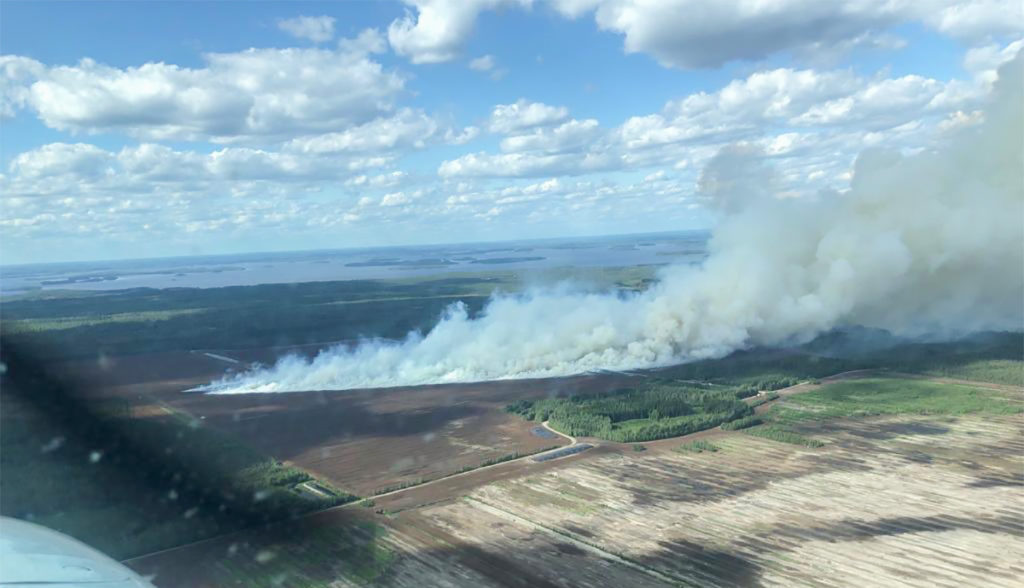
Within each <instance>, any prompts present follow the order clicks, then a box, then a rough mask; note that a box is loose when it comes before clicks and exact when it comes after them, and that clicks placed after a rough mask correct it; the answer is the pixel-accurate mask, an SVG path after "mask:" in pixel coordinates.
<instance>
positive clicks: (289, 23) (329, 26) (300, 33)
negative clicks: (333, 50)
mask: <svg viewBox="0 0 1024 588" xmlns="http://www.w3.org/2000/svg"><path fill="white" fill-rule="evenodd" d="M277 28H279V29H281V30H282V31H284V32H286V33H288V34H289V35H291V36H293V37H296V38H298V39H306V40H308V41H313V42H314V43H323V42H325V41H330V40H331V39H333V38H334V17H333V16H297V17H295V18H286V19H282V20H279V21H277Z"/></svg>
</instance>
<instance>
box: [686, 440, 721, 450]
mask: <svg viewBox="0 0 1024 588" xmlns="http://www.w3.org/2000/svg"><path fill="white" fill-rule="evenodd" d="M718 450H719V447H718V446H717V445H715V444H714V443H710V442H708V441H705V440H703V439H697V440H696V441H690V442H689V443H683V444H682V445H680V446H679V447H676V448H675V451H678V452H680V453H704V452H705V451H709V452H712V453H714V452H715V451H718Z"/></svg>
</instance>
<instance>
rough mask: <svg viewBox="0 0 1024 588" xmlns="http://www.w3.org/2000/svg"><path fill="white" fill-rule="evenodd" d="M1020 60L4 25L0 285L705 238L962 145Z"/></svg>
mask: <svg viewBox="0 0 1024 588" xmlns="http://www.w3.org/2000/svg"><path fill="white" fill-rule="evenodd" d="M1022 38H1024V16H1022V3H1021V2H1020V1H1019V0H1005V1H1004V0H847V1H843V2H828V1H823V0H763V1H753V0H740V1H728V0H532V1H531V0H402V1H393V2H386V1H381V2H369V1H367V2H347V1H346V2H141V1H139V2H125V1H119V2H46V1H32V2H27V1H26V2H16V1H8V0H3V1H2V2H0V263H3V264H14V263H34V262H51V261H79V260H98V259H121V258H140V257H162V256H175V255H198V254H221V253H239V252H248V251H285V250H302V249H326V248H343V247H362V246H380V245H407V244H420V243H450V242H468V241H492V240H503V239H524V238H539V237H561V236H577V235H597V234H619V233H637V232H660V231H671V230H684V229H698V228H711V227H713V226H714V225H715V223H716V222H717V219H718V218H719V215H720V214H722V210H725V209H727V208H728V205H727V204H728V200H729V198H730V197H731V196H730V194H734V193H737V192H749V191H765V192H768V193H770V194H771V195H772V197H775V198H805V199H809V200H814V199H822V198H840V197H842V194H843V193H844V192H845V191H847V190H849V188H850V185H851V181H854V179H853V178H854V176H853V173H852V170H853V169H854V163H855V161H856V160H857V158H858V157H859V156H860V155H861V154H863V153H870V152H879V151H884V150H897V151H902V152H907V153H913V152H916V151H919V150H921V149H927V148H930V146H934V145H936V144H939V143H941V142H942V141H943V138H944V137H945V136H952V131H953V130H955V129H961V128H963V127H965V126H970V125H976V124H978V123H979V122H981V117H982V111H981V109H982V107H983V106H984V104H985V103H986V100H987V99H988V96H989V93H990V92H991V88H992V84H993V82H994V81H995V80H996V79H997V73H996V70H997V69H998V67H999V66H1000V65H1001V64H1003V63H1005V62H1007V61H1009V60H1010V59H1011V58H1012V57H1013V56H1014V55H1016V54H1017V52H1018V51H1020V50H1021V48H1022V47H1024V41H1022ZM723 202H724V203H725V206H723Z"/></svg>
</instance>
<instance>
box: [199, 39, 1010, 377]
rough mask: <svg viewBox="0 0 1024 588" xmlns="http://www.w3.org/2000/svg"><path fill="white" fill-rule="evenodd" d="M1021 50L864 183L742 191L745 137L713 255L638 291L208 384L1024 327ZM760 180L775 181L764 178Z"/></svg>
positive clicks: (515, 309) (573, 366) (571, 369)
mask: <svg viewBox="0 0 1024 588" xmlns="http://www.w3.org/2000/svg"><path fill="white" fill-rule="evenodd" d="M1022 69H1024V60H1022V57H1021V55H1018V56H1017V58H1016V59H1014V60H1013V61H1012V62H1011V63H1008V64H1006V65H1005V66H1004V67H1003V68H1002V69H1001V70H1000V79H999V81H998V82H997V84H996V87H995V89H994V92H993V101H992V103H991V104H990V105H989V107H988V109H987V112H986V116H985V121H984V122H983V123H982V124H981V125H979V126H978V127H975V128H972V129H968V130H965V131H961V132H962V135H960V136H957V137H956V138H955V140H954V141H950V142H947V143H944V144H942V145H939V146H937V147H935V148H933V149H931V150H927V151H923V152H921V153H918V154H916V155H913V156H900V155H899V154H896V153H890V152H881V151H871V152H865V153H863V154H862V155H861V156H860V157H859V158H858V160H857V162H856V164H855V166H854V176H853V180H852V183H851V188H850V190H849V191H846V192H844V193H842V194H832V195H825V196H822V197H820V198H818V199H816V200H814V201H806V200H801V199H777V198H771V197H761V198H757V197H753V196H750V197H748V198H744V197H743V194H740V195H737V194H736V192H737V188H739V189H740V190H739V191H740V192H744V191H745V187H746V186H748V185H750V183H749V182H747V183H744V182H737V181H731V180H730V177H729V173H728V168H726V169H722V167H723V166H727V165H728V164H729V162H730V161H732V160H735V159H737V158H739V159H742V157H741V155H742V153H740V152H737V151H735V150H734V151H730V152H728V153H726V154H725V155H726V156H723V157H721V158H718V159H717V160H716V161H715V162H714V163H715V167H713V168H711V169H710V171H706V173H705V177H702V181H701V189H702V190H704V191H705V192H709V193H712V194H715V193H716V190H718V191H719V192H722V198H723V205H722V206H721V209H722V210H723V211H725V213H726V214H727V216H726V217H725V218H724V220H723V221H722V222H721V224H720V225H719V226H718V227H717V228H716V230H715V232H714V235H713V237H712V239H711V241H710V242H709V250H710V251H709V253H710V256H709V257H708V259H707V260H706V261H705V262H704V263H703V265H701V266H700V267H672V268H668V269H667V270H666V271H664V272H663V273H662V274H661V276H660V280H659V282H658V283H657V284H656V285H654V286H653V287H651V288H650V289H648V290H646V291H644V292H642V293H636V294H630V295H613V294H594V293H580V292H573V291H571V290H569V289H565V288H563V289H555V290H550V291H544V292H533V293H529V294H525V295H518V296H497V297H495V298H493V299H492V300H491V301H490V302H489V304H488V305H487V307H486V308H485V310H484V312H483V313H482V315H481V316H479V317H477V318H475V319H470V318H469V317H468V316H467V312H466V309H465V307H464V306H462V305H460V304H456V305H454V306H452V307H451V308H449V310H448V311H447V313H446V314H445V316H444V317H443V318H442V320H441V321H440V323H439V324H438V325H437V326H436V327H435V328H434V329H433V330H431V331H430V332H429V333H428V334H427V335H420V334H415V333H414V334H411V335H409V336H408V338H407V339H406V340H405V341H402V342H398V343H381V342H373V343H366V344H363V345H361V346H359V347H357V348H355V349H344V348H335V349H327V350H325V351H323V352H321V353H320V355H319V356H317V357H316V358H315V359H313V360H312V361H307V360H304V359H300V358H296V357H292V358H286V359H283V360H281V361H280V362H279V363H278V364H277V365H276V366H274V367H273V368H269V369H265V370H257V371H252V372H249V373H244V374H239V375H236V376H232V377H230V378H228V379H224V380H221V381H218V382H214V383H212V384H210V385H208V386H205V387H203V388H202V390H204V391H210V392H217V393H240V392H287V391H299V390H331V389H348V388H364V387H385V386H400V385H413V384H428V383H444V382H469V381H479V380H492V379H504V378H526V377H541V376H563V375H569V374H576V373H581V372H587V371H592V370H603V369H611V370H629V369H636V368H646V367H654V366H663V365H667V364H673V363H679V362H684V361H689V360H695V359H703V358H712V357H720V356H724V355H726V354H728V353H730V352H731V351H734V350H736V349H741V348H744V347H749V346H752V345H778V344H788V343H799V342H804V341H808V340H810V339H812V338H813V337H815V336H816V335H818V334H820V333H823V332H825V331H828V330H830V329H834V328H837V327H843V326H852V325H860V326H865V327H875V328H882V329H887V330H889V331H892V332H894V333H897V334H902V335H924V334H927V335H931V336H955V335H961V334H965V333H968V332H971V331H977V330H1019V329H1021V328H1022V326H1024V149H1022V145H1024V116H1022V110H1024V89H1022V81H1021V72H1022ZM758 184H760V185H763V183H761V182H758Z"/></svg>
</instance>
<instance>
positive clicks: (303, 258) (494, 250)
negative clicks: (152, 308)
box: [0, 231, 708, 294]
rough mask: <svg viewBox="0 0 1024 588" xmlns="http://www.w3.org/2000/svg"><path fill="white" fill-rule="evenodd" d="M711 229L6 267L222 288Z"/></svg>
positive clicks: (493, 260)
mask: <svg viewBox="0 0 1024 588" xmlns="http://www.w3.org/2000/svg"><path fill="white" fill-rule="evenodd" d="M707 239H708V233H707V232H705V231H688V232H680V233H658V234H649V235H621V236H610V237H586V238H567V239H543V240H530V241H508V242H501V243H472V244H458V245H423V246H408V247H377V248H367V249H337V250H319V251H295V252H285V253H244V254H237V255H209V256H198V257H174V258H161V259H138V260H121V261H100V262H77V263H46V264H29V265H14V266H2V267H0V292H2V293H3V294H15V293H18V292H24V291H29V290H39V289H44V290H51V289H53V290H69V289H74V290H121V289H125V288H175V287H178V288H181V287H189V288H217V287H222V286H252V285H256V284H274V283H296V282H318V281H335V280H373V279H393V278H401V277H407V276H418V275H430V274H444V273H457V272H480V271H488V270H499V269H500V270H513V271H516V270H542V269H551V268H560V267H623V266H638V265H667V264H670V263H698V262H700V261H701V260H703V259H704V257H705V255H706V245H707Z"/></svg>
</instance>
